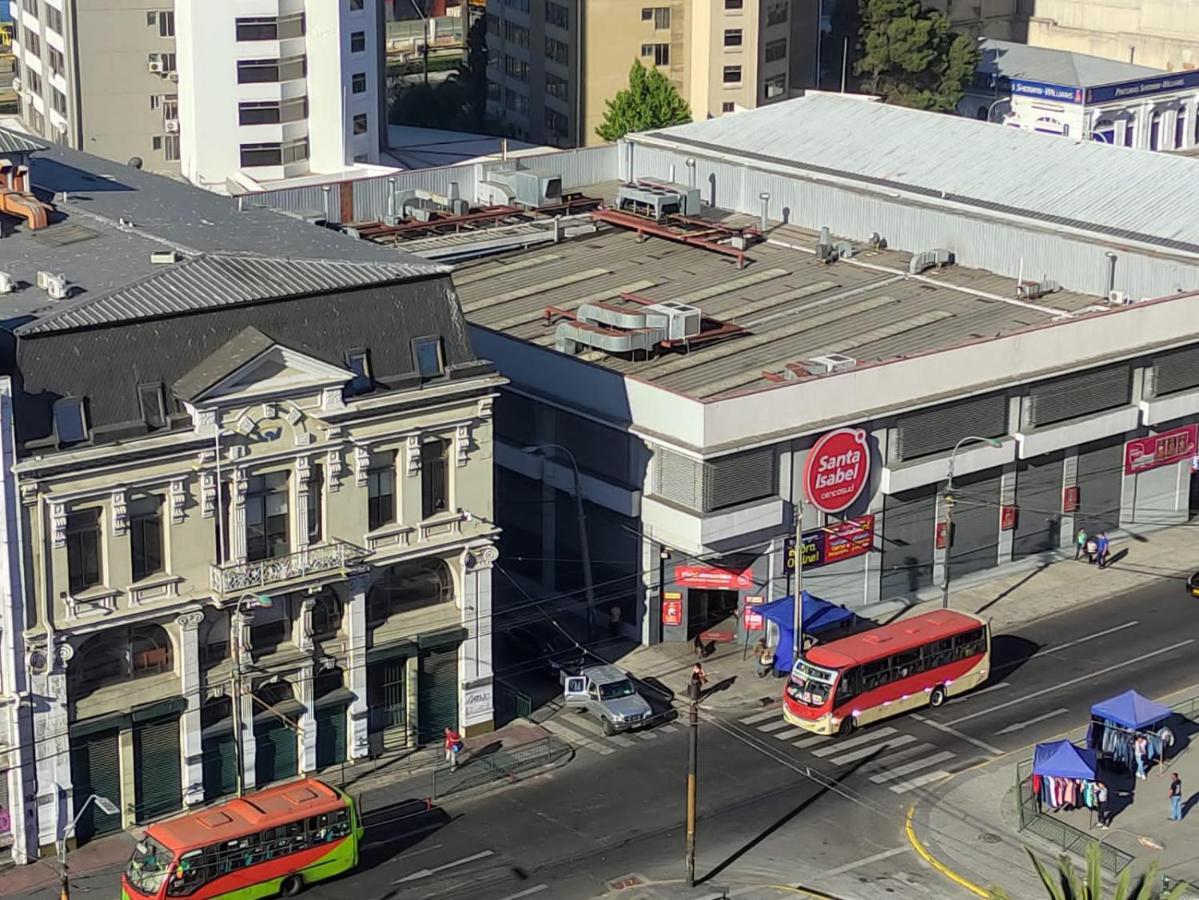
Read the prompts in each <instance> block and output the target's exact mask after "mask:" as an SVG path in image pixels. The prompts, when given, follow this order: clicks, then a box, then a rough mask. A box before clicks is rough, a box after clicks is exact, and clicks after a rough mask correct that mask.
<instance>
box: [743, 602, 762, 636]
mask: <svg viewBox="0 0 1199 900" xmlns="http://www.w3.org/2000/svg"><path fill="white" fill-rule="evenodd" d="M765 599H766V598H765V597H746V598H745V609H744V615H745V630H746V631H762V630H764V629H765V628H766V620H765V619H763V618H762V614H761V613H760V612H758V611H757V610H756V609H754V607H755V606H758V605H759V604H760V603H762V602H763V601H764V600H765Z"/></svg>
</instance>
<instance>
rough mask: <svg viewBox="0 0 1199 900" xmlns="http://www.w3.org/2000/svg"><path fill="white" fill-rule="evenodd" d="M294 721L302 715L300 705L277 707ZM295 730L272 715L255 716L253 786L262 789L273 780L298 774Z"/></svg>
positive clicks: (261, 714)
mask: <svg viewBox="0 0 1199 900" xmlns="http://www.w3.org/2000/svg"><path fill="white" fill-rule="evenodd" d="M276 709H277V710H278V711H279V713H280V714H282V715H284V716H286V717H287V718H289V719H292V720H293V721H294V720H295V719H296V718H297V717H298V716H300V715H301V714H303V712H304V709H303V707H302V706H300V705H299V704H291V703H289V704H286V705H279V706H277V707H276ZM297 743H298V742H297V735H296V731H295V729H294V728H292V727H291V726H290V725H288V724H287V722H285V721H283V720H282V719H280V718H279V717H278V716H276V715H274V714H273V713H260V714H259V715H257V716H255V717H254V784H255V786H256V787H263V786H264V785H268V784H270V783H271V782H272V781H280V780H282V779H284V778H292V777H294V776H295V775H296V773H297V772H298V771H299V751H298V748H297Z"/></svg>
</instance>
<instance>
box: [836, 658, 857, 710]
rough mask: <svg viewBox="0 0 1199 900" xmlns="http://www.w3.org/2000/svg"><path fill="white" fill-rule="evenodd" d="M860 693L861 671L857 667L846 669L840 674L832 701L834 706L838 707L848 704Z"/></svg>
mask: <svg viewBox="0 0 1199 900" xmlns="http://www.w3.org/2000/svg"><path fill="white" fill-rule="evenodd" d="M861 691H862V670H861V669H860V668H858V667H857V666H854V667H853V668H852V669H848V670H846V671H845V672H843V673H841V680H840V681H838V682H837V696H836V699H834V700H833V705H834V706H840V705H841V704H842V703H848V702H849V701H850V700H852V699H853V698H854V697H856V696H857V695H858V694H859V693H861Z"/></svg>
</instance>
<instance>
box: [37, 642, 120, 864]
mask: <svg viewBox="0 0 1199 900" xmlns="http://www.w3.org/2000/svg"><path fill="white" fill-rule="evenodd" d="M33 653H34V654H38V653H40V654H41V657H42V660H43V672H42V673H38V672H37V671H36V670H35V671H34V675H33V679H32V680H33V696H34V697H35V698H36V701H35V702H36V703H37V705H38V708H37V714H36V715H34V717H33V739H34V742H35V745H36V747H37V827H38V839H37V843H38V846H39V847H40V848H41V852H42V855H43V856H45V855H53V854H54V851H55V842H56V841H57V840H58V838H59V836H60V835H61V834H63V833H64V832H65V830H66V827H67V825H69V824H70V823H71V820H72V819H73V818H74V817H75V814H74V812H73V810H72V804H73V799H74V792H73V790H72V782H71V745H70V739H69V737H68V728H69V724H68V722H67V664H68V663H69V662H70V661H71V657H72V656H74V653H75V651H74V648H73V647H71V645H70V644H68V643H65V642H63V643H60V644H57V645H52V646H51V647H49V648H48V649H47V648H34V649H33ZM113 799H114V800H115V799H116V798H115V797H114V798H113Z"/></svg>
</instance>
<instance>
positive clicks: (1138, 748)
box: [1132, 734, 1149, 781]
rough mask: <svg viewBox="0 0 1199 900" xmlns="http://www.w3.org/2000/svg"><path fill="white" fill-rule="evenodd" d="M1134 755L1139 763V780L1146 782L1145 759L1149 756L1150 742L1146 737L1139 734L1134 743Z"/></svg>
mask: <svg viewBox="0 0 1199 900" xmlns="http://www.w3.org/2000/svg"><path fill="white" fill-rule="evenodd" d="M1132 755H1133V757H1134V758H1135V759H1136V761H1137V778H1139V779H1141V780H1142V781H1144V780H1145V757H1147V756H1148V755H1149V741H1147V740H1146V739H1145V735H1143V734H1138V735H1137V736H1136V740H1134V741H1133V742H1132Z"/></svg>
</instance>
